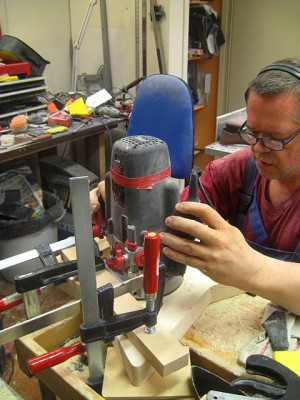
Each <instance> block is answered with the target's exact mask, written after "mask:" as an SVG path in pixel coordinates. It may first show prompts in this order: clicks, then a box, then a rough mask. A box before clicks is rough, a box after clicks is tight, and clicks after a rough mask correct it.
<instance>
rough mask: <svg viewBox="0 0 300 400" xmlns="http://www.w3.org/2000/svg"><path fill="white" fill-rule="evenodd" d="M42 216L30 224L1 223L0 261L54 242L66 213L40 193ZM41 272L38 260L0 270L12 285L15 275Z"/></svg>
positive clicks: (56, 200)
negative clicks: (41, 196)
mask: <svg viewBox="0 0 300 400" xmlns="http://www.w3.org/2000/svg"><path fill="white" fill-rule="evenodd" d="M43 203H44V207H45V210H46V211H45V212H44V213H43V214H42V215H40V216H38V217H35V218H32V219H30V220H7V221H5V220H0V258H1V259H2V260H3V259H5V258H8V257H11V256H14V255H17V254H20V253H23V252H25V251H28V250H33V249H34V248H35V246H36V245H38V244H43V243H49V244H50V243H53V242H56V241H57V236H58V222H59V220H60V219H61V218H63V216H64V214H65V210H64V207H63V204H62V201H61V200H60V199H59V198H58V197H57V196H55V195H54V194H52V193H49V192H45V191H44V192H43ZM41 268H43V264H42V262H41V260H40V259H39V258H36V259H34V260H32V261H26V262H22V263H19V264H16V265H14V266H12V267H9V268H7V269H4V270H2V276H3V278H5V279H6V280H8V281H10V282H14V277H15V276H16V275H21V274H26V273H28V272H32V271H36V270H38V269H41Z"/></svg>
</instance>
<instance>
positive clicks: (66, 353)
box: [27, 340, 84, 375]
mask: <svg viewBox="0 0 300 400" xmlns="http://www.w3.org/2000/svg"><path fill="white" fill-rule="evenodd" d="M82 353H84V345H83V344H82V342H81V341H80V340H78V341H77V342H75V343H73V344H71V345H70V346H65V347H60V348H58V349H55V350H53V351H49V352H48V353H44V354H41V355H40V356H37V357H33V358H30V359H29V360H28V361H27V366H28V369H29V372H30V373H31V375H35V374H37V373H38V372H41V371H43V370H44V369H46V368H50V367H54V366H55V365H57V364H60V363H62V362H64V361H66V360H68V359H69V358H71V357H73V356H76V355H77V354H82Z"/></svg>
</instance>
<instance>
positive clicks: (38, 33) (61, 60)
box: [0, 0, 188, 93]
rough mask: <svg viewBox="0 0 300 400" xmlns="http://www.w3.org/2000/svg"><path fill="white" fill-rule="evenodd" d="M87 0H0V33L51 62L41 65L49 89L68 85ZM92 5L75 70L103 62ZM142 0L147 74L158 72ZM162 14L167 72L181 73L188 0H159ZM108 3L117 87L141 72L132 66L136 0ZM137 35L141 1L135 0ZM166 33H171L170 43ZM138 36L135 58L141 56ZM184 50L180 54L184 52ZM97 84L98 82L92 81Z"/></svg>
mask: <svg viewBox="0 0 300 400" xmlns="http://www.w3.org/2000/svg"><path fill="white" fill-rule="evenodd" d="M90 3H92V2H91V1H88V0H86V1H83V0H51V1H50V0H26V1H24V0H0V25H1V28H2V34H8V35H12V36H16V37H17V38H19V39H21V40H22V41H24V42H25V43H26V44H27V45H29V46H30V47H32V48H33V49H34V50H35V51H37V52H38V53H39V54H40V55H41V56H42V57H43V58H45V59H46V60H49V61H50V62H51V64H49V65H47V67H46V69H45V73H44V74H45V76H47V81H46V82H47V85H48V87H49V90H50V91H51V92H53V93H58V92H60V91H69V90H70V88H71V72H72V71H71V70H72V60H71V54H72V52H71V50H72V45H73V44H74V41H75V40H77V39H78V35H79V32H80V29H81V26H82V24H83V19H84V16H85V14H86V11H87V8H88V6H89V4H90ZM99 3H100V2H99V1H97V3H96V5H95V6H94V7H93V9H92V13H91V17H90V19H89V22H88V25H87V29H86V31H85V35H84V37H83V40H82V44H81V47H80V50H79V53H78V74H84V73H86V74H91V75H95V74H97V71H98V69H99V67H100V66H101V65H102V64H103V49H102V36H101V35H102V31H101V23H100V5H99ZM149 4H150V2H149V1H147V7H148V9H147V75H151V74H153V73H157V72H159V69H158V62H157V56H156V47H155V40H154V33H153V27H152V23H151V21H150V17H149ZM160 4H162V6H163V8H164V10H165V12H166V17H164V19H163V23H162V36H163V43H164V50H165V53H166V63H167V66H168V72H169V73H172V74H175V75H178V76H180V77H183V78H184V77H185V76H186V70H187V68H186V57H185V54H187V42H188V41H187V21H188V15H187V12H186V10H187V6H188V0H176V4H175V2H174V1H173V2H172V1H171V0H163V1H161V2H160ZM106 5H107V19H108V36H109V46H110V62H111V73H112V84H113V86H114V87H122V86H123V85H124V84H128V83H130V82H132V81H133V80H134V79H136V77H137V75H139V76H141V75H142V65H141V68H140V72H139V73H137V72H136V61H135V46H136V40H137V39H136V35H135V5H136V1H135V0H109V1H106ZM139 9H140V35H141V33H142V30H141V12H142V1H141V0H139ZM169 37H172V38H173V41H172V44H171V45H169ZM141 45H142V43H141V36H140V43H139V48H140V60H141V57H142V50H141ZM183 55H184V56H183ZM95 89H99V87H98V88H97V87H95Z"/></svg>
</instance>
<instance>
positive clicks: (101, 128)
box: [0, 117, 123, 179]
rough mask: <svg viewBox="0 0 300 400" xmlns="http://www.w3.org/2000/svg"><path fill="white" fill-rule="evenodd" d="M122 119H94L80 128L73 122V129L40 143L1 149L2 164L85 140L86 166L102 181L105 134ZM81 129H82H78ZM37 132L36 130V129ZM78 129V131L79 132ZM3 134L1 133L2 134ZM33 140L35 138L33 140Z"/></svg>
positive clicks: (26, 143) (26, 142)
mask: <svg viewBox="0 0 300 400" xmlns="http://www.w3.org/2000/svg"><path fill="white" fill-rule="evenodd" d="M122 121H123V120H122V119H117V118H106V117H94V118H93V119H92V120H91V121H90V123H89V124H85V125H84V126H82V127H80V125H81V123H82V122H81V121H73V124H72V125H71V127H70V128H69V129H68V130H66V131H64V132H60V133H56V134H53V135H52V137H51V138H49V139H44V140H39V141H34V140H32V141H30V142H28V140H27V141H25V142H24V143H20V144H18V145H14V146H12V147H3V146H1V147H0V163H6V162H8V161H12V160H15V159H19V158H24V157H27V156H29V155H31V154H35V153H39V152H42V151H45V150H49V149H53V148H55V147H57V146H58V145H61V144H67V143H71V142H75V141H78V140H80V139H83V140H84V141H85V153H86V157H85V159H86V165H85V167H86V168H88V169H89V170H90V171H92V172H94V173H95V174H96V175H97V176H99V177H100V179H103V178H104V176H105V172H106V171H105V137H104V134H105V132H108V131H109V130H111V129H114V128H116V127H117V126H118V124H119V123H121V122H122ZM78 128H80V129H78ZM34 129H35V130H36V128H34ZM77 129H78V130H77ZM28 130H29V129H28ZM0 134H1V132H0ZM32 139H33V138H32Z"/></svg>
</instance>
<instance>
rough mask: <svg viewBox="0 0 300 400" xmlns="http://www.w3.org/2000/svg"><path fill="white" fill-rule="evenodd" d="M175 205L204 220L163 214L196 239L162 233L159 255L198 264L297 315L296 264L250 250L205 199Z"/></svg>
mask: <svg viewBox="0 0 300 400" xmlns="http://www.w3.org/2000/svg"><path fill="white" fill-rule="evenodd" d="M176 208H177V210H178V211H180V212H181V213H187V214H192V215H195V216H196V217H197V218H198V219H199V220H201V221H202V222H203V223H200V222H197V221H193V220H190V219H185V218H182V217H175V216H172V217H168V218H167V219H166V224H167V226H168V227H170V228H172V229H177V230H180V231H182V232H188V233H189V234H191V235H192V236H194V237H195V238H196V239H198V241H197V240H196V241H189V240H185V239H180V238H178V237H177V236H174V235H171V234H168V233H162V234H161V240H162V243H163V244H164V246H166V247H164V249H163V252H164V254H166V255H167V256H168V257H170V258H172V259H173V260H176V261H179V262H182V263H184V264H187V265H190V266H192V267H194V268H197V269H199V270H200V271H201V272H203V273H205V274H206V275H208V276H209V277H210V278H211V279H213V280H214V281H216V282H218V283H221V284H224V285H228V286H234V287H237V288H239V289H241V290H244V291H246V292H250V293H253V294H256V295H259V296H261V297H264V298H266V299H268V300H270V301H272V302H274V303H276V304H278V305H280V306H282V307H285V308H286V309H288V310H290V311H292V312H294V313H295V314H298V315H300V290H299V287H300V265H299V264H297V263H294V262H287V261H281V260H276V259H274V258H271V257H267V256H265V255H263V254H260V253H259V252H257V251H255V250H254V249H252V248H251V247H250V246H249V245H248V243H247V242H246V240H245V239H244V237H243V235H242V233H241V232H240V231H239V230H238V229H237V228H235V227H234V226H232V225H230V224H229V223H228V222H227V221H225V220H224V219H223V218H222V217H221V216H220V215H219V214H218V213H217V212H216V211H214V210H213V209H212V208H211V207H209V206H208V205H206V204H201V203H200V204H199V203H191V202H185V203H178V204H177V206H176Z"/></svg>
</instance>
